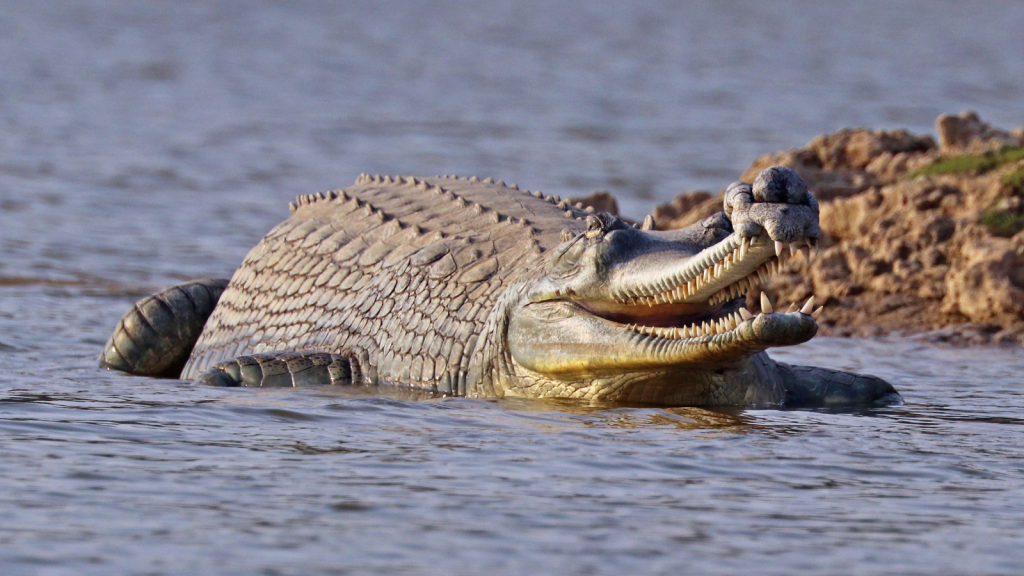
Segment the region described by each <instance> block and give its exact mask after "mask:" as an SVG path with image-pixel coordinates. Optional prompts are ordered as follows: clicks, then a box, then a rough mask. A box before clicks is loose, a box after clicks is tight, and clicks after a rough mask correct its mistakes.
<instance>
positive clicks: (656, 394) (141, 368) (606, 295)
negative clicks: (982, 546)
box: [101, 167, 899, 405]
mask: <svg viewBox="0 0 1024 576" xmlns="http://www.w3.org/2000/svg"><path fill="white" fill-rule="evenodd" d="M290 207H291V210H292V215H291V217H290V218H288V219H287V220H285V221H284V222H282V223H281V224H279V225H278V226H277V227H275V228H274V229H273V230H271V231H270V232H269V233H268V234H267V236H266V237H264V238H263V240H262V241H260V243H259V244H258V245H257V246H256V247H255V248H253V249H252V251H251V252H250V253H249V254H248V255H247V256H246V258H245V260H244V261H243V262H242V265H241V266H240V267H239V268H238V270H237V271H236V272H235V274H234V276H233V277H232V278H231V280H230V282H229V283H228V284H227V288H226V289H224V290H223V294H222V295H220V297H219V301H218V302H217V304H216V307H215V308H214V309H213V310H212V313H209V312H207V314H208V318H207V317H206V316H204V315H202V314H197V313H196V312H195V311H194V310H193V311H192V312H191V315H190V316H189V315H186V314H176V313H174V310H178V309H179V308H180V309H182V310H184V309H185V308H187V306H185V307H182V306H178V303H180V302H179V301H180V299H181V298H182V296H181V290H180V289H178V288H175V289H172V290H169V291H166V292H164V293H161V294H158V295H156V296H154V297H151V299H155V300H157V301H159V302H163V303H167V308H168V309H170V310H171V311H172V312H171V313H169V314H164V315H163V316H160V317H159V318H157V317H152V318H150V317H146V318H145V320H146V321H145V322H141V321H140V320H139V319H138V318H135V316H139V314H140V313H139V310H146V309H148V308H144V307H140V308H136V309H133V310H134V311H135V312H130V313H129V315H126V320H125V321H123V322H122V323H121V324H119V326H118V329H117V330H116V331H115V334H114V336H112V337H111V341H110V342H109V343H108V345H107V348H106V350H105V351H104V356H103V358H102V360H101V363H102V364H103V365H105V366H107V367H112V368H117V369H122V370H127V371H130V372H134V373H139V374H157V373H159V374H163V375H168V374H167V370H168V368H167V367H168V366H182V365H183V366H184V367H183V368H182V369H181V372H180V374H179V376H180V377H182V378H189V379H198V380H200V381H203V382H206V383H209V384H216V385H247V386H269V385H310V384H343V383H364V384H393V385H399V386H408V387H412V388H417V389H422V390H427V391H432V392H437V393H441V394H456V395H469V396H476V397H495V396H499V397H500V396H525V397H561V398H580V399H585V400H590V401H601V402H630V403H644V404H663V405H664V404H676V405H716V404H717V405H722V404H740V405H774V404H782V403H785V402H787V401H788V402H789V403H791V404H793V403H800V404H850V403H871V402H892V401H898V398H899V396H898V394H896V393H895V391H894V390H893V389H892V387H891V386H889V385H888V384H886V383H885V382H883V381H881V380H879V379H877V378H874V377H870V376H857V375H850V374H845V373H839V372H833V371H828V370H823V369H813V370H812V369H809V368H801V367H793V366H787V365H784V364H779V363H775V362H773V361H772V360H771V359H769V358H768V356H767V355H766V354H765V353H764V352H763V350H765V349H766V348H768V347H771V346H779V345H789V344H796V343H799V342H804V341H806V340H807V339H809V338H811V337H812V336H813V335H814V333H815V331H816V324H815V322H814V319H813V314H814V310H813V303H812V302H808V303H807V304H806V305H804V307H803V308H801V309H800V310H792V311H790V312H788V313H777V312H775V311H774V310H773V309H772V307H771V303H770V302H768V301H767V299H766V298H764V299H763V301H762V309H761V313H759V314H756V315H755V314H753V313H751V312H750V311H748V310H747V309H745V308H743V303H744V301H745V298H746V295H747V293H748V292H750V291H752V290H756V289H757V288H758V286H759V284H760V282H762V281H764V279H766V278H767V277H768V275H770V274H773V273H774V272H775V271H776V270H777V268H778V266H779V263H780V262H782V261H783V260H784V259H785V258H788V257H793V256H795V255H796V254H797V252H798V251H799V250H800V249H803V250H806V251H808V256H809V250H810V249H811V248H812V247H813V246H814V244H815V242H816V238H817V237H818V234H819V232H818V223H817V204H816V202H815V201H814V198H813V196H812V195H811V194H810V193H809V192H808V191H807V190H806V186H804V185H803V183H802V181H800V180H799V177H798V176H796V175H795V173H792V172H791V171H787V169H781V168H777V167H776V168H771V169H769V170H766V171H765V172H764V173H762V175H761V176H759V178H758V180H757V181H756V182H755V183H754V185H749V184H742V183H738V184H736V185H734V186H732V187H730V190H729V193H728V194H727V195H726V205H725V212H724V213H722V214H719V215H717V216H715V217H712V218H709V219H707V220H705V221H703V222H701V223H699V224H696V225H694V226H691V227H690V228H687V229H684V230H675V231H664V232H662V231H656V230H653V229H652V228H653V225H652V222H653V221H652V220H651V219H650V218H648V219H647V220H645V222H644V224H643V225H642V226H640V227H635V226H629V225H627V224H625V223H624V222H622V221H621V220H620V219H618V218H617V217H615V216H611V215H608V214H603V213H594V211H593V209H590V208H583V207H582V206H581V205H570V204H569V203H568V202H567V201H565V200H562V199H561V198H559V197H557V196H549V195H544V194H543V193H541V192H530V191H524V190H519V188H518V187H517V186H516V185H514V184H513V185H510V186H506V185H505V184H504V183H503V182H494V181H493V180H491V179H486V180H483V181H481V180H479V179H477V178H475V177H473V178H459V177H455V176H435V177H433V178H418V177H392V176H383V177H381V176H368V175H365V174H364V175H361V176H360V177H359V178H358V180H357V181H356V183H355V184H354V185H353V186H351V187H349V188H346V189H344V190H337V191H331V192H326V193H319V194H316V195H304V196H299V197H298V198H297V199H296V200H295V202H293V203H292V204H291V205H290ZM175 290H176V291H175ZM812 300H813V299H812ZM151 308H152V307H151ZM193 308H195V307H194V306H193V307H192V308H190V310H192V309H193ZM133 313H134V314H135V316H132V318H134V319H130V318H129V316H131V315H132V314H133ZM129 320H131V321H129ZM141 325H145V326H146V327H147V329H149V328H152V329H151V330H150V332H152V333H150V332H145V331H141V330H140V328H139V326H141ZM199 327H201V332H202V333H201V335H200V336H198V338H197V339H196V338H195V336H194V335H192V334H193V333H196V334H197V333H198V332H199ZM190 330H191V331H190ZM170 333H174V334H176V335H178V336H176V337H175V338H173V339H170V338H167V337H166V336H161V335H164V334H170ZM150 349H159V351H160V354H159V356H160V359H161V364H160V367H161V370H162V371H157V370H156V365H155V363H154V362H153V361H152V360H151V357H153V356H154V354H153V353H150V352H147V350H150Z"/></svg>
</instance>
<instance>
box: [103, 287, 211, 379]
mask: <svg viewBox="0 0 1024 576" xmlns="http://www.w3.org/2000/svg"><path fill="white" fill-rule="evenodd" d="M227 285H228V281H227V280H224V279H212V278H202V279H199V280H193V281H191V282H186V283H184V284H179V285H178V286H174V287H172V288H168V289H167V290H164V291H163V292H159V293H157V294H153V295H152V296H147V297H145V298H143V299H142V300H139V301H138V302H136V303H135V306H133V307H132V308H131V309H130V310H128V311H127V312H125V314H124V317H122V318H121V321H120V322H118V323H117V327H116V328H114V333H113V335H111V336H110V340H107V345H106V346H105V347H104V348H103V354H101V355H100V367H101V368H109V369H111V370H121V371H123V372H128V373H130V374H139V375H142V376H160V377H166V378H177V377H178V376H179V375H180V374H181V370H182V368H184V367H185V362H187V361H188V357H189V355H190V354H191V353H192V348H193V347H194V346H195V345H196V340H198V339H199V335H200V334H201V333H202V332H203V326H204V325H205V324H206V320H207V318H209V317H210V314H212V313H213V309H214V308H215V307H216V306H217V301H218V300H220V296H221V294H222V293H223V292H224V289H225V288H227Z"/></svg>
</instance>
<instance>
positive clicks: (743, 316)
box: [626, 292, 825, 340]
mask: <svg viewBox="0 0 1024 576" xmlns="http://www.w3.org/2000/svg"><path fill="white" fill-rule="evenodd" d="M824 309H825V307H824V306H819V307H818V308H815V307H814V296H811V297H810V298H809V299H808V300H807V302H806V303H805V304H804V305H803V307H802V308H800V310H796V305H795V304H794V305H793V306H792V307H791V308H790V310H789V312H787V314H796V313H799V314H805V315H808V316H812V317H813V318H814V319H815V320H817V319H818V318H819V317H820V316H821V312H822V310H824ZM774 313H775V309H774V307H772V301H771V299H769V298H768V295H767V294H765V293H764V292H762V293H761V314H774ZM759 315H760V314H759ZM754 318H756V316H755V315H754V314H751V312H750V311H749V310H747V309H746V308H740V309H739V310H738V311H736V312H733V313H732V314H730V315H728V316H726V317H725V318H719V319H718V320H713V321H705V322H702V323H701V324H693V325H692V326H682V327H678V328H665V327H660V326H644V325H641V324H629V325H628V326H626V328H627V329H628V330H632V331H633V332H639V333H640V334H646V335H648V336H656V337H658V338H664V339H666V340H682V339H684V338H699V337H701V336H706V335H709V334H711V335H715V334H725V333H726V332H730V331H732V330H735V329H736V328H738V327H739V326H740V325H741V324H743V323H744V322H749V321H751V320H753V319H754Z"/></svg>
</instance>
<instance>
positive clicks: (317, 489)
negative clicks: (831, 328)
mask: <svg viewBox="0 0 1024 576" xmlns="http://www.w3.org/2000/svg"><path fill="white" fill-rule="evenodd" d="M1020 46H1024V11H1021V10H1020V9H1019V7H1018V5H1017V4H1015V3H1011V2H1002V1H993V2H986V3H979V4H972V5H971V6H970V9H969V10H968V9H966V8H965V5H964V4H962V3H953V2H901V3H891V2H883V1H869V2H858V3H843V4H837V3H827V2H794V3H785V4H779V3H772V4H765V3H757V2H738V3H737V2H730V3H706V4H695V3H687V4H685V5H682V4H680V3H675V2H668V1H664V2H662V1H654V2H645V3H623V2H604V1H601V2H589V3H585V4H583V3H561V2H550V3H541V4H537V3H522V2H505V1H497V2H487V3H475V4H472V5H469V4H467V3H462V2H446V3H440V2H423V3H407V4H396V3H372V4H371V3H365V4H356V3H318V2H305V1H304V0H298V1H293V2H287V3H271V2H248V3H244V4H243V3H238V2H234V1H231V0H229V1H226V2H153V1H150V0H141V1H137V2H131V3H124V2H111V1H109V0H84V1H81V2H75V3H65V4H64V5H60V6H57V5H55V4H53V3H46V2H34V1H30V0H9V1H7V2H5V3H4V6H3V10H2V11H0V55H3V66H0V84H2V86H3V89H2V90H0V574H4V575H6V574H15V575H21V574H76V575H77V574H102V575H107V574H208V573H225V574H303V575H306V574H403V573H405V574H434V573H444V574H482V573H488V574H498V573H502V574H504V573H515V574H535V573H536V574H678V573H680V572H693V573H728V574H737V573H758V574H786V575H788V574H792V573H820V574H837V573H844V574H845V573H851V574H853V573H861V574H863V573H881V572H886V573H907V574H970V573H978V574H1017V573H1021V571H1022V569H1024V561H1022V554H1021V552H1020V550H1021V549H1022V544H1024V542H1022V536H1021V535H1022V525H1024V509H1022V508H1024V504H1022V502H1024V467H1022V466H1021V465H1020V463H1021V462H1022V461H1024V448H1022V447H1024V441H1022V436H1020V426H1019V425H1020V424H1021V423H1022V421H1024V417H1022V416H1021V415H1022V414H1024V397H1022V393H1021V383H1022V379H1021V374H1022V373H1024V357H1022V351H1020V350H982V349H972V350H958V349H952V348H941V349H940V348H935V347H933V346H930V345H925V344H922V343H919V342H914V341H908V340H899V339H895V340H880V341H872V340H864V341H841V340H829V339H816V340H814V341H812V342H811V343H809V344H806V345H803V346H799V347H796V348H792V349H784V350H779V351H777V352H775V356H776V357H777V358H780V359H783V360H785V361H788V362H793V363H809V364H818V365H824V366H829V367H832V368H841V369H847V370H860V371H867V372H873V373H876V374H878V375H879V376H882V377H885V378H887V379H889V380H891V381H892V382H893V383H894V384H896V386H897V387H898V388H899V389H900V390H901V392H902V393H903V395H904V397H905V398H906V401H907V403H906V405H905V406H898V407H889V408H884V409H878V410H871V411H847V412H829V411H802V410H794V411H771V410H766V411H734V412H728V411H712V410H703V409H691V408H684V409H669V410H663V409H654V408H649V407H647V408H644V407H605V406H588V405H581V404H574V403H568V402H538V401H523V400H516V399H504V400H501V401H481V400H470V399H461V398H436V397H427V398H423V397H422V396H421V395H418V394H415V393H411V392H409V391H403V390H398V389H386V390H385V389H379V390H371V389H362V388H324V389H302V390H248V389H217V388H208V387H203V386H196V385H193V384H191V383H188V382H180V381H175V380H155V379H149V378H133V377H127V376H124V375H120V374H115V373H110V372H103V371H100V370H98V369H97V368H95V365H96V357H97V354H98V353H99V350H100V349H101V347H102V346H103V343H104V342H105V340H106V338H107V336H108V335H109V333H110V330H111V329H112V328H113V326H114V324H115V323H116V322H117V319H118V318H119V317H120V315H121V313H122V312H124V310H125V309H126V307H127V306H128V305H130V303H131V302H132V301H133V300H134V299H135V298H137V297H138V296H140V295H142V294H146V293H148V292H149V291H151V290H153V289H156V288H159V287H162V286H165V285H168V284H171V283H175V282H177V281H179V280H182V279H187V278H194V277H204V276H212V277H224V276H227V275H229V274H230V273H231V271H232V270H233V269H234V268H235V267H236V266H237V264H238V262H239V261H240V260H241V259H242V257H243V255H244V254H245V253H246V251H247V250H248V249H249V248H250V247H251V246H252V245H253V244H255V242H256V241H257V239H258V238H259V237H260V236H262V235H263V234H264V233H265V232H266V231H267V230H268V229H269V228H270V227H271V226H273V225H274V224H276V223H277V222H278V221H279V220H280V219H281V218H283V217H284V216H286V215H287V208H286V206H287V203H288V201H289V200H291V199H292V198H293V197H294V195H296V194H299V193H308V192H314V191H317V190H325V189H328V188H333V187H338V186H342V185H345V184H347V183H349V182H352V181H353V180H354V179H355V177H356V175H357V174H359V173H360V172H363V171H366V172H371V173H373V172H380V173H414V174H415V173H420V174H436V173H453V172H454V173H464V174H471V173H472V174H478V175H480V176H481V177H486V176H493V177H494V178H495V179H503V180H505V181H506V182H518V183H520V184H522V185H524V186H527V187H529V188H541V189H543V190H545V191H547V192H549V193H557V194H561V195H563V196H566V195H574V194H578V193H585V192H590V191H591V190H593V189H596V188H604V189H608V190H611V191H613V192H615V193H616V194H618V196H619V199H620V204H621V205H622V206H623V207H624V208H625V210H626V212H627V213H628V214H630V215H633V216H637V215H641V214H644V213H646V212H647V211H648V210H649V209H650V207H651V205H652V203H653V202H654V201H655V200H665V199H668V198H669V197H671V196H672V195H674V194H675V193H676V192H678V191H680V190H683V189H691V188H701V187H703V188H712V189H716V188H720V187H722V186H724V185H725V184H727V183H728V182H729V181H731V180H732V179H733V178H735V177H736V175H737V174H739V173H740V171H741V170H743V169H744V168H745V167H746V166H747V165H748V164H749V163H750V162H751V160H752V159H753V158H754V157H755V156H757V155H758V154H761V153H764V152H768V151H772V150H777V149H782V148H786V147H791V146H797V145H801V144H803V143H804V142H806V141H807V140H809V139H810V138H811V137H812V136H814V135H816V134H818V133H822V132H825V131H829V130H833V129H837V128H840V127H842V126H847V125H868V126H872V127H880V126H903V127H908V128H911V129H913V130H915V131H927V130H929V129H930V126H931V122H932V121H933V120H934V118H935V116H936V115H938V114H939V113H943V112H956V111H958V110H960V109H962V108H977V109H979V110H980V112H981V113H982V116H983V117H984V118H986V119H988V120H991V121H994V122H995V123H997V124H999V125H1002V126H1013V125H1020V124H1021V123H1022V122H1021V118H1020V111H1021V109H1022V106H1021V98H1022V94H1024V58H1020V54H1019V47H1020Z"/></svg>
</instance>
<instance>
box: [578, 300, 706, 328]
mask: <svg viewBox="0 0 1024 576" xmlns="http://www.w3.org/2000/svg"><path fill="white" fill-rule="evenodd" d="M576 303H577V304H579V305H580V306H581V307H582V308H583V309H584V310H586V311H587V312H590V313H591V314H593V315H594V316H598V317H600V318H604V319H605V320H610V321H612V322H615V323H617V324H627V325H628V324H638V325H641V326H657V327H663V328H681V327H684V326H690V325H692V324H695V323H699V322H703V321H705V320H713V319H717V318H719V317H721V316H722V315H723V314H722V309H723V308H724V307H725V306H726V303H722V304H718V305H716V306H708V305H706V304H661V305H656V306H628V305H624V304H617V303H614V302H580V301H577V302H576Z"/></svg>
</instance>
